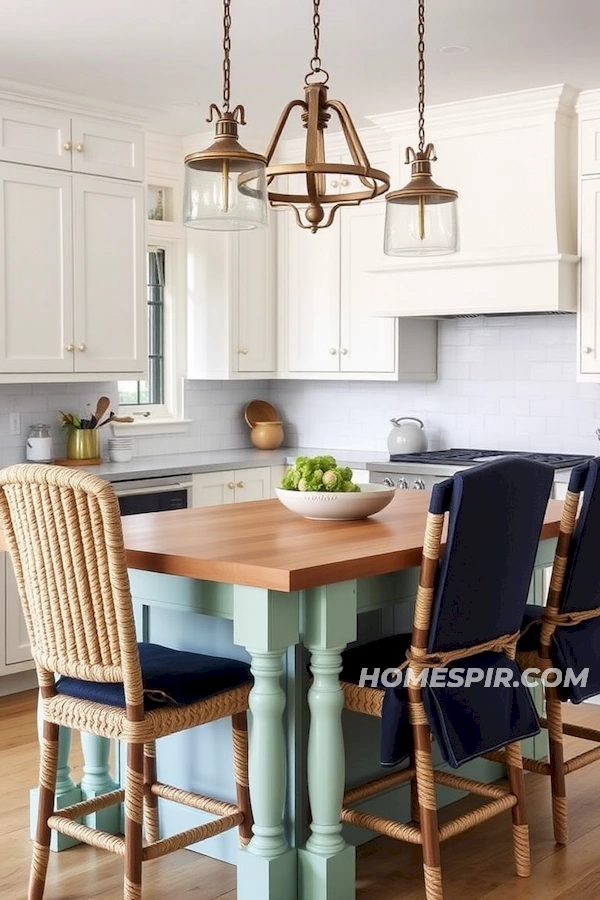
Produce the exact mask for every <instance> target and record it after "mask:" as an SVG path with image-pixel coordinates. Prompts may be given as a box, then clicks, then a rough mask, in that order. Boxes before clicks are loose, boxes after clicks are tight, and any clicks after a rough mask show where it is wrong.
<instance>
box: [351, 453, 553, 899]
mask: <svg viewBox="0 0 600 900" xmlns="http://www.w3.org/2000/svg"><path fill="white" fill-rule="evenodd" d="M525 463H526V464H525ZM552 481H553V473H552V470H551V469H550V468H549V467H548V466H544V465H543V464H537V463H530V462H529V461H525V460H514V459H513V460H504V461H497V462H494V463H490V464H488V465H487V466H486V465H484V466H481V467H478V469H476V470H475V469H474V470H470V471H468V472H466V473H458V474H457V475H455V476H454V477H453V478H451V479H448V480H447V481H444V482H442V483H440V484H437V485H435V487H434V489H433V492H432V496H431V503H430V507H429V514H428V517H427V523H426V528H425V535H424V539H423V556H422V560H421V570H420V576H419V584H418V589H417V596H416V602H415V611H414V617H413V630H412V634H411V635H396V636H391V637H386V638H381V639H380V640H379V641H374V642H372V643H370V644H367V645H364V646H362V647H361V646H356V647H353V648H351V649H350V650H347V651H345V653H344V654H343V657H342V659H343V667H342V672H341V676H340V678H341V682H342V691H343V694H344V706H345V708H346V709H347V710H350V711H352V712H360V713H362V714H364V715H369V716H375V717H379V718H381V719H382V755H381V759H382V763H383V765H385V766H397V765H399V764H400V763H401V762H403V761H404V760H405V759H408V761H409V762H408V767H407V768H404V769H400V770H396V771H392V772H389V773H388V774H386V775H384V776H381V777H380V778H376V779H373V780H372V781H370V782H368V783H367V784H362V785H359V786H356V787H353V788H351V789H349V790H347V791H346V793H345V795H344V798H343V804H342V813H341V820H342V822H344V823H347V824H351V825H354V826H357V827H362V828H367V829H370V830H371V831H374V832H375V833H377V834H382V835H386V836H388V837H391V838H394V839H395V840H401V841H406V842H408V843H412V844H420V845H421V848H422V853H423V877H424V883H425V895H426V898H427V900H443V889H442V868H441V854H440V846H441V844H442V843H443V842H444V841H446V840H448V839H449V838H452V837H454V836H455V835H458V834H462V833H463V832H465V831H467V830H469V829H471V828H474V827H476V826H477V825H480V824H482V823H484V822H486V821H488V820H489V819H491V818H493V817H494V816H496V815H499V814H500V813H505V812H508V811H509V810H510V812H511V816H512V838H513V852H514V859H515V869H516V873H517V875H519V876H521V877H527V876H528V875H529V874H530V869H531V864H530V856H529V829H528V825H527V813H526V807H525V787H524V780H523V760H522V756H521V749H520V743H519V741H520V740H521V739H522V738H527V737H530V736H531V735H533V734H537V733H538V732H539V726H538V722H537V718H536V713H535V708H534V706H533V703H532V700H531V697H530V695H529V692H528V690H527V688H526V686H525V685H524V684H522V683H521V681H520V680H518V676H519V671H518V668H517V665H516V662H515V652H516V645H517V641H518V639H519V636H520V623H521V620H522V617H523V610H524V608H525V603H526V599H527V594H528V590H529V584H530V581H531V575H532V572H533V566H534V561H535V555H536V551H537V546H538V542H539V535H540V530H541V526H542V522H543V517H544V513H545V510H546V506H547V502H548V498H549V494H550V489H551V486H552ZM517 506H518V508H519V513H520V515H519V522H518V525H515V517H514V510H515V508H516V507H517ZM492 519H493V530H492V533H491V534H490V535H489V536H488V543H487V548H488V549H487V550H486V549H482V547H483V546H484V545H483V544H482V529H483V528H484V527H490V521H491V520H492ZM445 526H446V532H447V538H446V545H445V548H444V554H443V557H442V543H441V542H442V535H443V532H444V527H445ZM448 560H450V562H449V561H448ZM473 585H475V588H473ZM480 610H483V611H482V612H480ZM489 611H491V613H490V612H489ZM486 616H487V618H486ZM457 634H459V635H461V639H464V643H461V644H460V645H458V646H457V640H456V635H457ZM400 647H402V651H403V652H404V654H405V660H404V661H403V662H401V663H400V664H399V658H401V656H400V652H399V648H400ZM471 660H472V661H473V664H474V665H475V666H476V667H477V664H478V663H479V665H480V666H481V665H483V662H482V661H483V660H486V661H487V665H488V666H489V667H490V668H489V669H488V671H490V672H491V673H492V674H494V672H495V673H496V674H498V673H499V672H500V671H502V672H506V666H509V667H510V668H509V669H508V671H509V672H510V676H511V677H510V680H509V683H508V684H506V683H504V684H501V688H502V689H503V690H505V692H510V693H505V694H503V695H499V694H497V693H496V694H494V691H496V690H497V683H496V681H495V678H493V679H491V680H490V682H489V684H488V682H487V678H486V683H485V684H483V683H482V684H481V687H482V688H484V687H487V686H489V685H491V687H490V691H489V692H487V691H484V690H482V691H480V692H479V693H477V692H476V691H475V690H474V689H473V690H474V696H471V697H470V696H469V690H470V686H469V684H467V682H466V681H464V679H463V683H462V684H461V685H459V687H458V688H457V689H456V690H457V693H453V692H450V691H446V693H444V692H443V691H440V692H439V693H437V694H436V693H435V692H434V688H435V687H436V686H439V687H441V685H439V684H433V683H432V684H431V685H430V684H429V682H428V679H427V677H426V676H428V674H430V673H431V672H432V670H438V671H442V672H450V671H452V672H454V671H456V672H463V673H464V672H465V669H464V668H459V666H461V665H462V664H463V663H465V665H466V666H467V668H468V663H469V662H470V661H471ZM453 666H454V667H455V668H454V669H453ZM373 669H375V672H376V673H381V672H390V671H394V670H395V672H396V673H397V674H398V675H402V679H401V684H400V685H398V681H397V682H396V685H395V686H394V687H389V686H386V687H385V688H384V687H383V683H384V682H382V681H380V677H381V676H380V675H379V674H376V675H373V676H372V677H371V675H369V676H368V679H367V680H368V684H365V678H364V673H365V670H366V671H367V672H370V671H372V670H373ZM403 673H404V674H403ZM477 681H481V679H477ZM387 684H389V681H388V682H387ZM450 684H452V682H450ZM454 690H455V688H454V686H453V688H452V691H454ZM461 691H462V693H461ZM486 694H487V695H488V696H486ZM447 700H448V701H449V702H447V704H446V707H444V702H445V701H447ZM488 701H489V702H488ZM494 701H497V702H496V705H494ZM453 704H454V706H453ZM468 708H470V710H471V712H472V715H471V716H470V717H468V716H467V715H465V710H466V709H468ZM456 710H459V713H458V714H457V713H456ZM497 710H498V712H497ZM506 710H510V715H509V714H507V712H506ZM453 716H455V718H453ZM468 719H469V720H470V721H471V722H473V723H474V727H473V729H472V733H469V732H468V731H467V726H465V722H466V721H467V720H468ZM440 722H441V724H440ZM475 723H477V727H475ZM478 729H479V730H478ZM459 731H460V733H459ZM453 735H456V737H455V739H454V737H453ZM432 739H435V740H436V741H437V742H438V744H439V747H440V750H441V751H442V756H443V757H444V759H445V761H446V762H447V763H449V765H450V766H451V767H452V768H454V769H457V768H458V767H459V766H460V765H461V764H462V763H463V762H467V761H470V760H472V759H474V758H476V757H478V756H483V755H484V752H485V749H486V747H488V748H490V749H492V748H494V749H495V748H498V747H501V748H503V750H502V753H501V758H502V761H503V762H504V763H505V764H506V766H507V773H508V785H505V784H488V783H484V782H480V781H476V780H474V779H472V778H469V777H466V776H464V775H462V774H458V773H454V772H452V771H450V772H448V771H445V770H437V769H434V768H433V760H432ZM408 782H409V783H410V819H411V821H410V822H407V823H403V822H398V821H395V820H392V819H388V818H385V817H383V816H381V815H378V814H376V813H374V812H369V813H364V812H362V811H360V810H359V809H356V808H354V807H355V805H356V804H358V803H360V802H361V801H363V800H366V799H372V798H375V797H376V796H377V795H378V794H381V793H383V792H389V790H390V789H392V788H395V787H398V786H399V785H401V784H404V783H408ZM436 785H442V786H444V787H450V788H453V789H455V790H457V791H461V792H465V791H466V792H469V793H472V794H474V795H476V796H478V797H481V798H482V801H483V802H482V803H481V805H479V806H478V807H477V808H475V809H473V810H470V811H469V812H466V813H462V814H460V815H457V816H455V817H454V818H451V819H449V820H447V821H444V822H443V824H441V825H440V824H439V822H438V811H437V802H436Z"/></svg>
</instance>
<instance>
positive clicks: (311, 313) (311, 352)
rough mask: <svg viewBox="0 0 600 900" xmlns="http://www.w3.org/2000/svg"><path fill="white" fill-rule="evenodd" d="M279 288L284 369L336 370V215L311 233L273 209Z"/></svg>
mask: <svg viewBox="0 0 600 900" xmlns="http://www.w3.org/2000/svg"><path fill="white" fill-rule="evenodd" d="M277 215H278V217H279V218H278V221H277V228H278V238H279V251H278V260H279V264H280V278H279V291H280V299H281V309H282V317H283V319H284V321H283V323H282V331H283V336H284V337H283V341H284V347H285V351H286V352H285V357H286V370H287V372H288V373H296V372H298V373H301V372H337V371H339V359H340V355H339V350H340V340H339V309H340V230H339V219H336V220H334V222H333V224H332V225H331V226H330V227H329V228H324V229H323V230H322V231H319V232H318V233H317V234H311V232H310V231H305V230H303V229H302V228H299V227H298V225H296V221H295V219H294V217H293V215H292V213H291V212H282V213H278V214H277Z"/></svg>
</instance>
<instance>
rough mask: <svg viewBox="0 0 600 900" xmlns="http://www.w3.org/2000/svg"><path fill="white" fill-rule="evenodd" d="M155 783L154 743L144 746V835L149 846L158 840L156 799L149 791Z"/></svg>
mask: <svg viewBox="0 0 600 900" xmlns="http://www.w3.org/2000/svg"><path fill="white" fill-rule="evenodd" d="M155 782H156V742H155V741H148V743H146V744H144V833H145V835H146V840H147V841H148V843H149V844H153V843H154V842H155V841H158V840H159V839H160V827H159V822H158V797H157V796H156V795H155V794H153V793H152V791H151V790H150V787H151V785H153V784H154V783H155Z"/></svg>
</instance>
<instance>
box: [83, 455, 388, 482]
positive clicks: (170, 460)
mask: <svg viewBox="0 0 600 900" xmlns="http://www.w3.org/2000/svg"><path fill="white" fill-rule="evenodd" d="M321 454H328V455H330V456H334V457H335V459H336V461H337V462H338V464H339V465H345V466H351V468H353V469H364V468H366V465H367V462H376V461H378V460H379V459H381V461H382V462H383V461H385V460H386V459H387V458H388V455H387V453H373V452H372V451H371V450H322V449H319V448H314V447H279V448H278V449H277V450H255V449H254V448H252V447H248V448H246V449H241V450H209V451H200V452H198V453H166V454H163V455H157V456H137V457H135V458H134V459H132V460H131V461H130V462H126V463H111V462H102V463H101V464H100V465H99V466H78V467H77V468H78V469H81V470H82V471H87V472H92V473H93V474H95V475H99V476H100V477H101V478H106V479H107V481H129V480H132V479H138V478H158V477H160V476H167V475H194V474H196V473H199V472H219V471H222V470H223V469H254V468H257V467H258V466H279V465H287V464H292V463H293V462H294V459H295V458H296V456H317V455H321Z"/></svg>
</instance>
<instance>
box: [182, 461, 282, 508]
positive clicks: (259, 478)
mask: <svg viewBox="0 0 600 900" xmlns="http://www.w3.org/2000/svg"><path fill="white" fill-rule="evenodd" d="M192 485H193V487H192V497H193V499H192V505H193V506H221V505H222V504H223V503H241V502H243V501H244V500H266V499H267V498H268V497H270V496H271V467H270V466H259V467H258V468H255V469H239V470H238V471H233V470H231V469H229V470H227V471H224V472H200V473H199V474H198V475H194V476H193V478H192Z"/></svg>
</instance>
